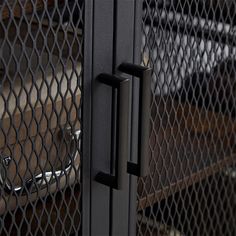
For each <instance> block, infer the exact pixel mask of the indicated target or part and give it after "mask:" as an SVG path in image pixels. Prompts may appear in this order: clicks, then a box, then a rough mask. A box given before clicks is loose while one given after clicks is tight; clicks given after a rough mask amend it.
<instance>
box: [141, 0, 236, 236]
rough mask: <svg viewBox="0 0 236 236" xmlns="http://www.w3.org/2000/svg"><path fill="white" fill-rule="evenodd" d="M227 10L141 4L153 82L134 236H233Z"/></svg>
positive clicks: (233, 104)
mask: <svg viewBox="0 0 236 236" xmlns="http://www.w3.org/2000/svg"><path fill="white" fill-rule="evenodd" d="M235 9H236V3H235V1H231V0H167V1H162V0H144V1H143V20H142V64H144V65H147V66H149V67H151V68H153V74H152V79H153V80H152V101H151V120H150V123H151V127H150V174H149V175H148V176H147V177H145V178H140V179H139V180H138V190H137V234H138V235H165V236H166V235H178V236H179V235H230V236H231V235H236V224H235V219H236V165H235V162H236V156H235V151H236V149H235V147H236V146H235V144H236V142H235V127H236V126H235V125H236V122H235V115H236V113H235V112H236V90H235V88H236V54H235V53H236V51H235V23H236V21H235V19H236V18H235V16H236V14H235Z"/></svg>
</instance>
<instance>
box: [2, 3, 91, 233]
mask: <svg viewBox="0 0 236 236" xmlns="http://www.w3.org/2000/svg"><path fill="white" fill-rule="evenodd" d="M0 9H1V13H0V84H1V85H0V110H1V111H0V114H1V117H0V123H1V125H0V139H1V141H0V149H1V155H0V159H1V160H0V165H1V168H0V182H1V183H0V190H1V196H0V219H1V224H0V235H23V234H26V235H70V234H76V235H78V234H82V233H83V234H84V235H88V234H89V223H90V222H89V221H90V216H89V209H90V187H89V186H90V176H89V174H88V173H89V169H90V162H89V160H90V154H89V153H90V146H89V145H87V143H89V142H90V133H89V131H90V126H91V125H90V120H91V119H90V114H91V113H90V112H91V107H90V103H91V100H90V96H91V92H90V89H89V88H88V87H89V86H90V82H89V80H91V76H90V74H89V71H91V61H92V59H91V58H92V57H91V56H90V55H89V54H88V49H90V48H91V45H92V44H91V45H89V44H90V42H91V41H92V40H91V35H90V33H89V31H90V30H89V29H91V28H92V27H91V26H92V22H91V18H92V17H91V10H92V5H91V1H83V0H79V1H60V0H59V1H41V0H39V1H34V0H26V1H25V0H24V1H21V0H19V1H11V0H7V1H0Z"/></svg>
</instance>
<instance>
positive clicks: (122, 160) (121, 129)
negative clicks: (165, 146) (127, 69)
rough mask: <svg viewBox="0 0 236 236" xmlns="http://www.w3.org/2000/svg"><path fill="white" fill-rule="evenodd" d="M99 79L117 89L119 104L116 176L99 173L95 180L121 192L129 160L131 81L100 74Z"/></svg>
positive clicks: (115, 132) (116, 113) (114, 132)
mask: <svg viewBox="0 0 236 236" xmlns="http://www.w3.org/2000/svg"><path fill="white" fill-rule="evenodd" d="M97 79H98V80H99V81H100V82H101V83H103V84H105V85H108V86H110V87H112V88H113V89H115V90H116V91H114V92H116V94H117V97H116V100H117V102H116V103H115V102H114V101H113V105H115V104H117V109H115V110H114V113H115V114H113V116H112V117H113V119H115V122H116V124H115V127H114V128H115V130H113V134H116V135H115V145H114V147H113V148H112V150H115V158H116V161H115V175H114V176H113V175H110V174H107V173H103V172H99V173H98V174H97V176H96V177H95V180H96V181H98V182H99V183H102V184H105V185H107V186H109V187H111V188H115V189H117V190H120V189H122V188H123V186H124V184H125V173H126V171H125V166H126V163H127V159H128V144H129V143H128V140H129V137H128V124H129V108H130V103H129V100H130V80H129V79H126V78H122V77H118V76H115V75H109V74H100V75H99V76H98V77H97Z"/></svg>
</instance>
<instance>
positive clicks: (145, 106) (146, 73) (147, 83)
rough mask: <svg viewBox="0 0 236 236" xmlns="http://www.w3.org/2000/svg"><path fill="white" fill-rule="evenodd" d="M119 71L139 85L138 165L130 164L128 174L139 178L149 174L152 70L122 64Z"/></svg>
mask: <svg viewBox="0 0 236 236" xmlns="http://www.w3.org/2000/svg"><path fill="white" fill-rule="evenodd" d="M119 70H120V71H121V72H123V73H126V74H129V75H132V76H135V77H137V78H138V79H139V80H140V81H139V82H140V85H139V99H140V100H139V132H138V139H139V141H138V163H137V164H136V163H133V162H128V164H127V172H128V173H129V174H133V175H136V176H138V177H144V176H146V175H147V174H148V173H149V160H148V158H147V156H148V149H149V119H150V115H151V112H150V101H151V69H150V68H148V67H144V66H140V65H135V64H131V63H122V64H121V65H120V66H119Z"/></svg>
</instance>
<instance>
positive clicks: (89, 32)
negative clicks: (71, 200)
mask: <svg viewBox="0 0 236 236" xmlns="http://www.w3.org/2000/svg"><path fill="white" fill-rule="evenodd" d="M83 14H84V15H83V19H84V29H83V37H84V38H83V63H82V64H83V83H82V92H81V94H82V125H81V129H82V156H81V158H82V161H81V169H82V171H81V184H82V196H81V199H82V202H81V209H82V213H81V220H82V224H81V227H82V231H81V232H82V235H90V232H91V229H90V218H91V215H90V199H91V196H90V195H91V191H90V183H91V176H90V173H91V115H92V114H91V112H92V107H91V96H92V90H91V78H92V42H93V27H92V26H93V0H85V1H84V12H83Z"/></svg>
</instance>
